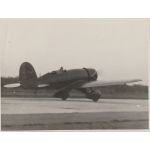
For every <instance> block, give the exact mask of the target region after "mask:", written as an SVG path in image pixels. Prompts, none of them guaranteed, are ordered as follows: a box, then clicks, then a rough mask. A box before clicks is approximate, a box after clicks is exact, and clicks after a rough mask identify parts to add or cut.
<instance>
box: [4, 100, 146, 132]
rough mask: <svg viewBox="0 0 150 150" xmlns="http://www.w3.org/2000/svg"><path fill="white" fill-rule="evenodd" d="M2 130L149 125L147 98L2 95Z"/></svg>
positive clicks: (85, 128)
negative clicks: (96, 98)
mask: <svg viewBox="0 0 150 150" xmlns="http://www.w3.org/2000/svg"><path fill="white" fill-rule="evenodd" d="M1 104H2V105H1V113H2V116H1V123H2V128H1V129H2V130H5V131H6V130H9V131H10V130H89V129H90V130H91V129H148V128H149V120H148V118H149V117H148V100H142V99H141V100H131V99H100V100H99V101H98V102H97V103H95V102H93V101H92V100H89V99H77V98H75V99H73V98H69V99H68V100H67V101H62V100H60V99H57V98H21V97H18V98H15V97H13V98H12V97H5V98H2V101H1Z"/></svg>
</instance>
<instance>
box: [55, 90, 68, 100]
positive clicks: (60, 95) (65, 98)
mask: <svg viewBox="0 0 150 150" xmlns="http://www.w3.org/2000/svg"><path fill="white" fill-rule="evenodd" d="M54 97H57V98H61V99H62V100H63V101H65V100H67V98H68V97H69V94H68V93H67V92H58V93H56V94H55V95H54Z"/></svg>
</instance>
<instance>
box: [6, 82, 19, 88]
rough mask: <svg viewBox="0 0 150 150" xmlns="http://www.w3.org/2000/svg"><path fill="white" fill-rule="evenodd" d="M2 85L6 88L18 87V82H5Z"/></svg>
mask: <svg viewBox="0 0 150 150" xmlns="http://www.w3.org/2000/svg"><path fill="white" fill-rule="evenodd" d="M4 87H6V88H15V87H20V83H12V84H6V85H4Z"/></svg>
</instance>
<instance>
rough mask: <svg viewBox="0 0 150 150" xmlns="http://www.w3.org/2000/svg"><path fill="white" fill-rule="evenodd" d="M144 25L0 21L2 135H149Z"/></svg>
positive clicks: (146, 31) (141, 21) (97, 20)
mask: <svg viewBox="0 0 150 150" xmlns="http://www.w3.org/2000/svg"><path fill="white" fill-rule="evenodd" d="M149 22H150V20H149V19H100V18H95V19H94V18H93V19H90V18H89V19H87V18H86V19H83V18H82V19H78V18H76V19H75V18H74V19H73V18H72V19H71V18H68V19H67V18H64V19H63V18H61V19H59V18H57V19H54V18H53V19H52V18H51V19H1V20H0V49H1V130H2V131H28V130H31V131H32V130H34V131H36V130H46V131H47V130H48V131H52V130H55V131H57V130H59V131H64V130H68V131H70V130H73V131H79V130H97V131H107V130H115V131H116V130H125V131H126V130H129V129H132V130H137V129H149V115H148V114H149V108H148V45H149Z"/></svg>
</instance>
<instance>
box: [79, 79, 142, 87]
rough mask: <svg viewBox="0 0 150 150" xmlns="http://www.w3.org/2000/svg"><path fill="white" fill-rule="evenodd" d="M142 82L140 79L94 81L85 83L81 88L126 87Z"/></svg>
mask: <svg viewBox="0 0 150 150" xmlns="http://www.w3.org/2000/svg"><path fill="white" fill-rule="evenodd" d="M138 81H142V80H140V79H134V80H120V81H119V80H118V81H117V80H116V81H115V80H114V81H92V82H88V83H84V84H83V85H82V86H81V88H90V87H102V86H111V85H124V84H127V83H133V82H138Z"/></svg>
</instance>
